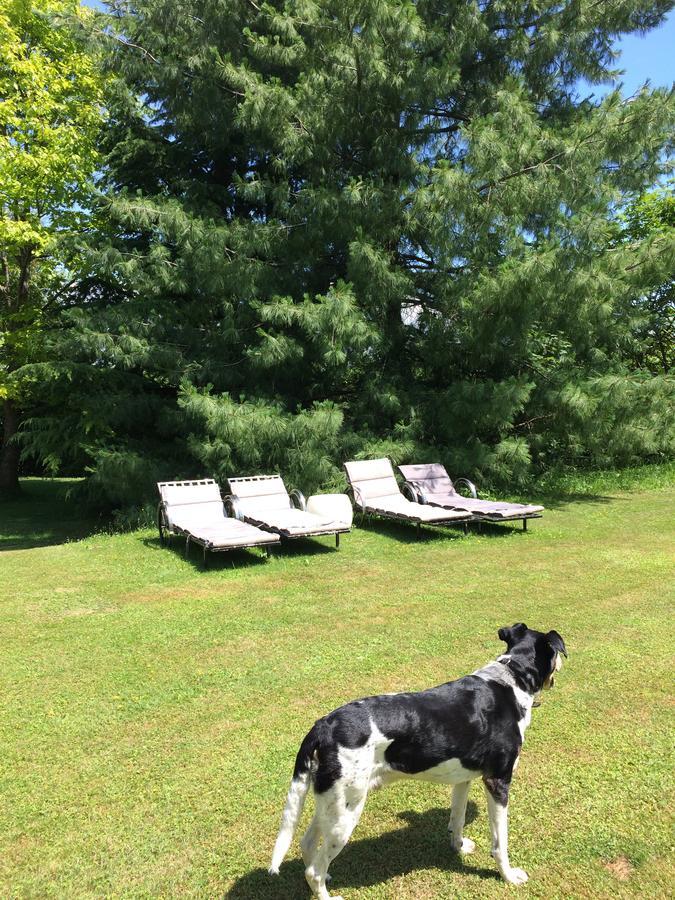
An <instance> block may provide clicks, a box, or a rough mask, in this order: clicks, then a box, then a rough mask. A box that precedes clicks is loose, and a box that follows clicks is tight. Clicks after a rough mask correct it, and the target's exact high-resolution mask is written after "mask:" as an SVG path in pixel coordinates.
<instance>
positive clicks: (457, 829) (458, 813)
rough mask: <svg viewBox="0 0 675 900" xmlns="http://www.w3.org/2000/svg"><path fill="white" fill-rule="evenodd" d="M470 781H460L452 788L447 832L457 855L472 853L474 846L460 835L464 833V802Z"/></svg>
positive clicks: (468, 839) (467, 794)
mask: <svg viewBox="0 0 675 900" xmlns="http://www.w3.org/2000/svg"><path fill="white" fill-rule="evenodd" d="M470 787H471V782H470V781H462V782H460V783H459V784H455V785H454V786H453V788H452V809H451V810H450V822H449V824H448V831H449V832H450V835H451V840H452V849H453V850H455V851H456V852H457V853H462V854H465V855H466V854H467V853H473V851H474V850H475V849H476V845H475V844H474V842H473V841H472V840H471V839H470V838H465V837H463V835H462V832H463V831H464V819H465V818H466V801H467V798H468V796H469V788H470Z"/></svg>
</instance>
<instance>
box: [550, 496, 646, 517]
mask: <svg viewBox="0 0 675 900" xmlns="http://www.w3.org/2000/svg"><path fill="white" fill-rule="evenodd" d="M629 499H630V498H629V497H609V496H607V495H605V494H553V495H551V496H547V495H546V494H542V495H540V496H539V499H538V500H537V501H536V502H537V503H540V504H541V505H542V506H543V507H544V515H546V510H547V509H564V508H565V507H566V506H569V505H570V504H571V503H614V501H615V500H616V501H618V500H629Z"/></svg>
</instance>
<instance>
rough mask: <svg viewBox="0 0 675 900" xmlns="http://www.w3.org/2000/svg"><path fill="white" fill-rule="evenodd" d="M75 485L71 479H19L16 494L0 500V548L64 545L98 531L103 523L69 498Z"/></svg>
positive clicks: (24, 548)
mask: <svg viewBox="0 0 675 900" xmlns="http://www.w3.org/2000/svg"><path fill="white" fill-rule="evenodd" d="M74 484H75V480H74V479H54V480H51V479H46V478H35V479H33V478H27V479H22V481H21V493H20V494H19V496H18V497H13V498H12V499H9V500H0V551H3V550H30V549H32V548H34V547H48V546H51V545H53V544H65V543H67V542H68V541H77V540H81V539H82V538H84V537H87V536H88V535H90V534H94V533H96V532H97V531H100V530H101V528H102V526H103V525H104V524H105V523H104V522H103V521H102V520H100V519H96V518H94V517H92V516H91V515H88V514H87V513H86V512H84V511H83V508H82V506H81V505H80V504H79V503H77V502H75V501H71V500H69V499H68V497H67V493H68V491H69V490H70V489H71V488H72V487H73V485H74Z"/></svg>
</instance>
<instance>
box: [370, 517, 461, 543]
mask: <svg viewBox="0 0 675 900" xmlns="http://www.w3.org/2000/svg"><path fill="white" fill-rule="evenodd" d="M354 527H355V528H359V529H361V530H362V531H372V532H374V533H376V534H386V535H387V537H390V538H393V539H394V540H395V541H400V542H401V543H403V544H425V543H430V542H433V541H442V540H445V539H446V538H462V537H464V532H463V530H462V526H461V525H454V526H445V525H441V526H439V525H424V524H423V525H422V526H421V527H420V533H419V538H418V537H417V525H416V524H415V523H414V522H404V521H403V520H401V521H399V520H398V519H378V518H375V517H364V518H363V519H362V518H361V515H360V514H359V513H356V515H355V517H354Z"/></svg>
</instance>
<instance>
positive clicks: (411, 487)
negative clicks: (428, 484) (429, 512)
mask: <svg viewBox="0 0 675 900" xmlns="http://www.w3.org/2000/svg"><path fill="white" fill-rule="evenodd" d="M401 493H402V494H403V496H404V497H405V498H406V499H407V500H412V502H413V503H421V504H422V505H424V504H425V503H426V502H427V501H426V498H425V496H424V494H423V493H422V491H421V490H420V489H419V487H418V486H417V485H416V484H415V482H414V481H405V482H404V483H403V485H402V486H401Z"/></svg>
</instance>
